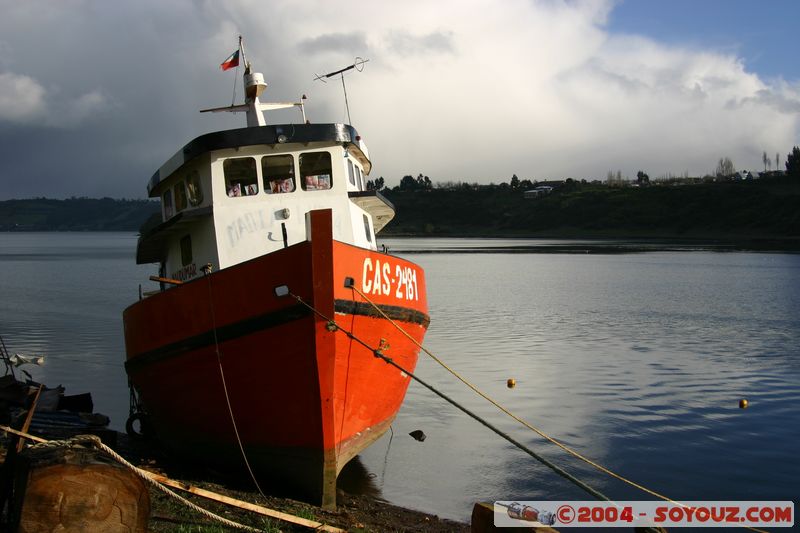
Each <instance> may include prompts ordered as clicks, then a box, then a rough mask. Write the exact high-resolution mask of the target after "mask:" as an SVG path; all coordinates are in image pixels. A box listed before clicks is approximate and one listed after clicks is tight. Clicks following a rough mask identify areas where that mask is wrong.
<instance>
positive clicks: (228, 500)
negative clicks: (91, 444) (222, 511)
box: [145, 470, 346, 533]
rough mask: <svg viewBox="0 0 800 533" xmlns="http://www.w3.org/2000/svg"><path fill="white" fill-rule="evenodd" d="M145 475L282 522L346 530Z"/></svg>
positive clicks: (342, 532)
mask: <svg viewBox="0 0 800 533" xmlns="http://www.w3.org/2000/svg"><path fill="white" fill-rule="evenodd" d="M145 473H146V475H147V477H149V478H150V479H153V480H155V481H158V482H159V483H161V484H162V485H166V486H168V487H172V488H175V489H180V490H183V491H186V492H190V493H192V494H195V495H197V496H202V497H203V498H207V499H209V500H214V501H216V502H220V503H225V504H227V505H232V506H234V507H239V508H240V509H245V510H248V511H252V512H254V513H258V514H261V515H264V516H269V517H271V518H276V519H278V520H283V521H284V522H289V523H291V524H297V525H299V526H305V527H308V528H312V529H316V530H317V531H328V532H330V533H346V530H344V529H339V528H338V527H333V526H328V525H325V524H323V523H322V522H317V521H315V520H308V519H306V518H301V517H299V516H295V515H292V514H288V513H282V512H281V511H276V510H274V509H269V508H267V507H262V506H260V505H256V504H253V503H250V502H245V501H242V500H237V499H236V498H230V497H228V496H224V495H222V494H218V493H216V492H212V491H210V490H205V489H201V488H199V487H194V486H192V485H187V484H186V483H182V482H180V481H176V480H174V479H170V478H168V477H166V476H162V475H160V474H156V473H153V472H148V471H146V470H145Z"/></svg>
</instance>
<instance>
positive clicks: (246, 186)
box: [222, 157, 258, 198]
mask: <svg viewBox="0 0 800 533" xmlns="http://www.w3.org/2000/svg"><path fill="white" fill-rule="evenodd" d="M222 169H223V170H224V171H225V190H226V191H227V194H228V196H230V197H231V198H233V197H238V196H252V195H254V194H258V173H257V172H256V160H255V158H252V157H240V158H236V159H226V160H225V162H224V163H223V164H222Z"/></svg>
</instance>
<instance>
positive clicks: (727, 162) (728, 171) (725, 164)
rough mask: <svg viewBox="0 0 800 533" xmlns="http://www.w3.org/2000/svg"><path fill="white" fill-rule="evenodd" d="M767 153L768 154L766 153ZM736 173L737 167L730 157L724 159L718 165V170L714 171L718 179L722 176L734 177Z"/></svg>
mask: <svg viewBox="0 0 800 533" xmlns="http://www.w3.org/2000/svg"><path fill="white" fill-rule="evenodd" d="M765 153H766V152H765ZM735 173H736V167H735V166H733V161H731V158H730V157H723V158H722V159H720V160H719V162H718V163H717V168H716V170H715V171H714V174H715V175H716V176H718V177H722V176H732V175H734V174H735Z"/></svg>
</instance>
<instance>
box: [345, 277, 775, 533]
mask: <svg viewBox="0 0 800 533" xmlns="http://www.w3.org/2000/svg"><path fill="white" fill-rule="evenodd" d="M350 288H351V289H353V290H354V291H355V292H357V293H358V294H359V295H360V296H361V297H362V298H364V300H365V301H366V302H367V303H368V304H370V305H371V306H372V307H373V308H375V310H376V311H378V313H380V314H381V316H382V317H383V318H385V319H386V320H388V321H389V322H390V323H391V324H392V325H393V326H394V327H395V328H396V329H397V330H398V331H399V332H400V333H402V334H403V335H404V336H405V337H406V338H407V339H408V340H410V341H411V342H413V343H414V344H415V345H416V346H417V347H418V348H419V349H420V350H422V351H423V352H425V353H426V354H427V355H428V356H429V357H430V358H431V359H433V360H434V361H436V362H437V363H438V364H439V365H440V366H441V367H442V368H444V369H445V370H447V371H448V372H450V373H451V374H452V375H453V376H455V378H456V379H458V380H459V381H460V382H461V383H463V384H464V385H466V386H467V387H469V388H470V389H472V390H473V391H474V392H475V393H476V394H477V395H478V396H480V397H481V398H483V399H484V400H486V401H488V402H489V403H491V404H492V405H494V406H495V407H497V408H498V409H500V411H502V412H503V413H505V414H507V415H508V416H510V417H511V418H513V419H514V420H516V421H517V422H519V423H520V424H522V425H523V426H525V427H526V428H528V429H530V430H531V431H534V432H535V433H537V434H538V435H539V436H541V437H542V438H544V439H545V440H547V441H549V442H551V443H553V444H555V445H556V446H558V447H559V448H561V449H562V450H564V451H565V452H567V453H568V454H570V455H572V456H574V457H576V458H578V459H580V460H581V461H583V462H585V463H587V464H589V465H591V466H593V467H595V468H597V469H598V470H600V471H601V472H604V473H606V474H608V475H609V476H611V477H613V478H616V479H618V480H620V481H622V482H624V483H627V484H628V485H630V486H632V487H635V488H637V489H639V490H641V491H644V492H646V493H647V494H650V495H651V496H655V497H656V498H658V499H660V500H664V501H667V502H670V503H673V504H675V505H679V506H681V507H688V506H687V505H686V504H683V503H681V502H678V501H675V500H673V499H672V498H669V497H668V496H665V495H663V494H660V493H658V492H656V491H654V490H651V489H648V488H647V487H643V486H642V485H640V484H638V483H636V482H635V481H632V480H630V479H628V478H626V477H624V476H622V475H620V474H617V473H616V472H613V471H611V470H609V469H608V468H606V467H604V466H603V465H600V464H597V463H596V462H594V461H592V460H591V459H589V458H588V457H585V456H584V455H581V454H580V453H579V452H577V451H575V450H573V449H572V448H570V447H569V446H567V445H566V444H562V443H561V442H559V441H558V440H556V439H554V438H553V437H551V436H550V435H548V434H547V433H545V432H544V431H542V430H540V429H539V428H537V427H535V426H533V425H531V424H530V423H528V422H527V421H525V420H523V419H522V418H520V417H518V416H517V415H515V414H514V413H512V412H511V411H509V410H508V409H506V408H505V407H503V406H502V405H500V404H499V403H497V402H496V401H495V400H494V399H493V398H492V397H490V396H489V395H487V394H486V393H484V392H483V391H482V390H480V389H479V388H478V387H476V386H475V385H473V384H472V383H471V382H470V381H469V380H468V379H466V378H465V377H463V376H462V375H461V374H459V373H458V372H456V371H455V370H454V369H453V368H451V367H450V366H448V365H447V363H445V362H444V361H442V360H441V359H439V358H438V357H436V356H435V355H434V354H433V353H431V352H430V351H429V350H428V349H427V348H425V347H424V346H423V345H422V344H420V343H419V342H417V340H416V339H415V338H414V337H412V336H411V335H410V334H409V333H408V332H406V330H404V329H403V328H402V327H401V326H400V325H399V324H398V323H397V322H395V321H394V320H392V319H391V318H390V317H389V316H388V315H387V314H386V313H384V312H383V309H381V308H380V307H378V306H377V305H376V304H375V302H373V301H372V300H370V299H369V298H368V297H367V295H366V294H364V293H363V292H361V290H360V289H358V288H357V287H356V286H355V285H351V286H350ZM745 529H749V530H750V531H757V532H759V533H766V532H765V531H764V530H761V529H755V528H752V527H745Z"/></svg>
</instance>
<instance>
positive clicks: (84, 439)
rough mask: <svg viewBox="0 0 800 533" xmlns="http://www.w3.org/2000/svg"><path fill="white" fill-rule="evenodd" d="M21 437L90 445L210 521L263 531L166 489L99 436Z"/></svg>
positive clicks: (49, 444) (45, 443) (45, 444)
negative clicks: (63, 437)
mask: <svg viewBox="0 0 800 533" xmlns="http://www.w3.org/2000/svg"><path fill="white" fill-rule="evenodd" d="M3 429H5V430H6V431H8V430H9V429H10V428H3ZM13 433H15V434H19V433H21V432H16V431H14V432H13ZM21 436H22V437H24V438H28V439H31V440H35V441H36V444H34V445H32V446H31V448H32V449H37V448H55V447H61V446H74V445H76V444H84V445H86V444H89V445H91V446H94V447H95V448H97V449H99V450H101V451H103V452H105V453H107V454H108V455H109V456H110V457H111V458H112V459H114V460H115V461H117V462H118V463H120V464H121V465H123V466H125V467H127V468H129V469H130V470H131V471H133V473H134V474H136V476H137V477H139V478H141V479H143V480H144V481H145V482H146V483H147V484H148V485H150V486H152V487H154V488H156V489H158V490H160V491H161V492H163V493H164V494H166V495H167V496H169V497H170V498H174V499H176V500H178V501H179V502H181V503H182V504H183V505H185V506H187V507H189V508H190V509H192V510H194V511H196V512H198V513H200V514H202V515H203V516H205V517H206V518H208V519H210V520H213V521H215V522H219V523H221V524H225V525H226V526H228V527H232V528H236V529H241V530H244V531H256V532H260V531H261V530H260V529H257V528H254V527H251V526H247V525H244V524H240V523H239V522H234V521H233V520H229V519H227V518H225V517H223V516H219V515H217V514H214V513H212V512H211V511H209V510H208V509H204V508H202V507H200V506H199V505H197V504H195V503H192V502H190V501H189V500H187V499H186V498H184V497H183V496H181V495H180V494H177V493H176V492H174V491H172V490H170V489H168V488H167V487H165V486H164V485H162V484H161V483H159V482H158V481H156V480H154V479H151V478H150V477H149V476H148V475H147V471H146V470H142V469H141V468H139V467H137V466H135V465H133V464H131V463H129V462H128V461H127V460H126V459H125V458H124V457H122V456H121V455H119V454H118V453H117V452H115V451H114V450H112V449H111V448H109V447H108V446H106V445H105V444H103V442H102V441H101V440H100V437H98V436H97V435H78V436H77V437H73V438H71V439H67V440H45V439H42V438H34V437H33V435H28V434H25V433H23V434H22V435H21Z"/></svg>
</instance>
